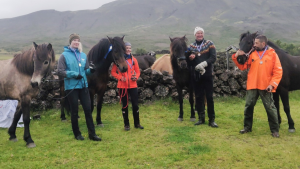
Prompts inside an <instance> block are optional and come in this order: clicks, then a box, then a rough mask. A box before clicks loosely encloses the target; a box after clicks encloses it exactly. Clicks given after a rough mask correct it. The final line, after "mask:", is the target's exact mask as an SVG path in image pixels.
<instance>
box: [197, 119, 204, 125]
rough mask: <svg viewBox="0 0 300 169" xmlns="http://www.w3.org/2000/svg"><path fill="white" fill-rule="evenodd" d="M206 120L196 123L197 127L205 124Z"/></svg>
mask: <svg viewBox="0 0 300 169" xmlns="http://www.w3.org/2000/svg"><path fill="white" fill-rule="evenodd" d="M204 122H205V120H199V121H198V122H197V123H195V125H201V124H204Z"/></svg>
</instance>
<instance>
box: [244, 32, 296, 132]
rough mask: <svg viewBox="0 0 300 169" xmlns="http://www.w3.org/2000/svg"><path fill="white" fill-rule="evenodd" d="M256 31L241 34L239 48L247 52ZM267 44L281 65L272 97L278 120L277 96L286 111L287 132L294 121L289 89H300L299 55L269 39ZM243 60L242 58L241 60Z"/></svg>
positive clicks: (291, 129) (279, 120) (292, 127)
mask: <svg viewBox="0 0 300 169" xmlns="http://www.w3.org/2000/svg"><path fill="white" fill-rule="evenodd" d="M257 35H258V34H257V33H253V34H250V33H249V32H247V33H243V34H241V37H240V44H239V46H240V49H241V50H243V51H244V52H245V53H248V52H249V51H250V50H251V48H252V46H253V43H254V39H255V37H256V36H257ZM267 45H268V46H270V47H271V48H273V49H274V50H275V52H276V53H277V55H278V57H279V60H280V62H281V65H282V71H283V74H282V79H281V81H280V83H279V85H278V88H277V90H276V93H274V95H273V98H274V102H275V106H276V108H277V113H278V122H279V124H280V123H281V116H280V112H279V96H280V98H281V101H282V104H283V107H284V111H285V113H286V116H287V119H288V124H289V132H295V127H294V121H293V119H292V116H291V113H290V105H289V91H293V90H299V89H300V78H299V75H300V56H291V55H289V54H288V53H287V52H286V51H284V50H282V49H280V48H279V47H278V46H276V45H275V44H274V43H272V42H271V41H268V43H267ZM243 60H245V56H244V59H243V58H242V59H241V61H243Z"/></svg>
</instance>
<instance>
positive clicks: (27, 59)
mask: <svg viewBox="0 0 300 169" xmlns="http://www.w3.org/2000/svg"><path fill="white" fill-rule="evenodd" d="M34 53H35V49H34V47H31V48H30V49H29V50H26V51H23V52H22V53H18V54H15V55H14V58H13V60H12V63H13V64H14V65H15V67H16V68H17V70H18V71H19V72H21V73H25V74H27V75H29V76H32V74H33V71H34V63H33V55H34Z"/></svg>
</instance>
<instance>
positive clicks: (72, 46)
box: [70, 39, 80, 49]
mask: <svg viewBox="0 0 300 169" xmlns="http://www.w3.org/2000/svg"><path fill="white" fill-rule="evenodd" d="M79 42H80V40H79V39H74V40H72V42H71V45H70V46H71V48H75V49H78V47H79Z"/></svg>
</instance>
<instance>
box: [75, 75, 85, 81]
mask: <svg viewBox="0 0 300 169" xmlns="http://www.w3.org/2000/svg"><path fill="white" fill-rule="evenodd" d="M82 78H83V76H81V74H79V75H78V76H77V77H76V78H75V79H78V80H79V79H82Z"/></svg>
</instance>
